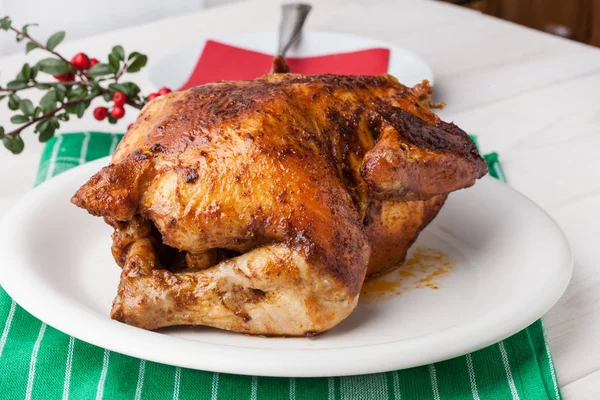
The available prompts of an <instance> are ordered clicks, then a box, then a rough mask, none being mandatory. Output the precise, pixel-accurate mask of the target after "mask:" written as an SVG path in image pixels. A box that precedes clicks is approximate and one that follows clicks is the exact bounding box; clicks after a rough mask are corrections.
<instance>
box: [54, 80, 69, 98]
mask: <svg viewBox="0 0 600 400" xmlns="http://www.w3.org/2000/svg"><path fill="white" fill-rule="evenodd" d="M54 90H55V91H56V100H57V101H60V102H62V101H63V100H64V99H65V96H66V95H67V88H66V87H65V85H63V84H61V83H58V84H56V85H55V86H54Z"/></svg>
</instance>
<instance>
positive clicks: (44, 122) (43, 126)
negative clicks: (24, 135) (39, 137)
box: [34, 118, 50, 132]
mask: <svg viewBox="0 0 600 400" xmlns="http://www.w3.org/2000/svg"><path fill="white" fill-rule="evenodd" d="M49 126H50V118H46V119H43V120H41V121H40V122H38V123H37V124H36V125H35V130H34V132H43V131H44V130H46V129H47V128H48V127H49Z"/></svg>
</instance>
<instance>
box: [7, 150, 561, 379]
mask: <svg viewBox="0 0 600 400" xmlns="http://www.w3.org/2000/svg"><path fill="white" fill-rule="evenodd" d="M107 162H108V159H102V160H99V161H96V162H92V163H89V164H86V165H84V166H81V167H78V168H75V169H73V170H72V171H68V172H66V173H64V174H61V175H60V176H58V177H56V178H53V179H52V180H50V181H48V182H46V183H44V184H42V185H41V186H39V187H38V188H36V189H34V190H32V191H31V192H30V193H29V194H28V195H27V196H25V198H24V199H23V200H22V201H20V202H19V204H18V205H17V206H16V207H15V208H14V209H12V210H11V211H10V212H9V214H8V215H7V216H6V218H5V219H4V220H3V221H2V223H1V224H0V277H1V279H0V281H1V282H0V283H1V284H2V286H3V287H4V289H5V290H6V291H7V292H8V293H9V294H10V295H11V296H12V297H13V298H14V299H15V300H16V301H17V302H18V303H19V304H20V305H21V306H22V307H23V308H25V309H26V310H27V311H29V312H30V313H31V314H33V315H34V316H36V317H37V318H39V319H41V320H42V321H44V322H46V323H48V324H49V325H51V326H53V327H55V328H57V329H59V330H61V331H63V332H66V333H68V334H70V335H73V336H75V337H77V338H79V339H81V340H84V341H86V342H89V343H92V344H95V345H98V346H102V347H105V348H108V349H110V350H114V351H117V352H119V353H123V354H128V355H131V356H135V357H140V358H144V359H147V360H151V361H157V362H161V363H165V364H172V365H177V366H181V367H188V368H195V369H202V370H209V371H218V372H227V373H235V374H252V375H267V376H292V377H307V376H332V375H353V374H365V373H373V372H380V371H387V370H393V369H400V368H408V367H413V366H418V365H422V364H427V363H430V362H435V361H440V360H444V359H448V358H451V357H455V356H458V355H461V354H465V353H468V352H471V351H474V350H477V349H480V348H483V347H485V346H487V345H489V344H492V343H495V342H497V341H499V340H501V339H504V338H506V337H508V336H510V335H511V334H513V333H515V332H518V331H519V330H521V329H523V328H525V327H526V326H528V325H529V324H531V323H532V322H534V321H535V320H536V319H538V318H540V317H541V316H542V315H543V314H544V313H545V312H546V311H548V309H550V307H552V305H553V304H554V303H555V302H556V301H557V300H558V299H559V297H560V296H561V294H562V293H563V291H564V290H565V288H566V286H567V283H568V281H569V279H570V276H571V268H572V262H571V257H570V252H569V247H568V244H567V242H566V240H565V237H564V236H563V234H562V232H561V230H560V229H559V227H558V226H557V225H556V223H555V222H554V221H553V220H552V219H551V218H550V217H549V216H548V215H547V214H546V213H545V212H544V211H542V210H541V209H540V208H539V207H538V206H536V205H535V204H534V203H532V202H531V201H529V200H528V199H527V198H525V197H524V196H522V195H521V194H519V193H517V192H516V191H514V190H512V189H510V188H509V187H507V186H506V185H504V184H502V183H500V182H497V181H496V180H494V179H493V178H490V177H485V178H484V179H482V180H480V181H479V182H478V183H477V184H476V185H475V186H474V187H473V188H470V189H467V190H461V191H458V192H456V193H453V194H452V195H451V196H450V198H449V201H448V202H447V204H446V205H445V206H444V208H443V209H442V212H441V213H440V215H439V216H438V217H437V218H436V219H435V221H434V222H433V223H432V224H431V225H430V226H429V227H428V228H427V229H426V230H425V231H424V232H423V234H422V235H421V236H420V237H419V240H418V242H417V243H416V245H415V246H417V247H419V246H426V247H432V248H435V249H438V250H441V251H443V252H444V253H446V254H447V255H448V256H449V257H451V258H452V259H453V260H454V261H455V267H454V269H453V270H452V271H451V272H450V273H448V274H447V275H446V276H445V277H444V278H443V279H442V280H441V281H440V282H439V286H440V287H439V289H438V290H430V289H415V290H410V291H407V292H406V293H404V294H402V295H400V296H397V297H392V298H391V299H389V300H387V301H382V302H378V303H374V304H367V305H364V304H361V305H359V307H358V308H357V310H356V311H355V312H354V313H353V314H352V315H351V316H350V317H349V318H348V319H347V320H346V321H344V322H343V323H342V324H340V325H339V326H338V327H336V328H334V329H333V330H332V331H330V332H327V333H325V334H323V335H321V336H319V337H317V338H316V339H313V340H311V339H306V338H261V337H251V336H244V335H241V334H236V333H231V332H225V331H220V330H217V329H211V328H205V327H198V328H189V327H188V328H170V329H167V330H163V331H161V332H150V331H145V330H142V329H137V328H134V327H131V326H128V325H125V324H123V323H120V322H116V321H113V320H111V319H110V318H109V317H108V315H109V310H110V306H111V301H112V299H113V296H114V295H115V293H116V288H117V283H118V279H119V268H118V267H117V266H116V264H115V262H114V261H113V259H112V257H111V254H110V234H111V229H110V228H109V227H108V226H107V225H105V224H104V222H103V221H102V220H101V219H99V218H93V217H91V216H90V215H88V214H87V213H86V212H85V211H83V210H81V209H78V208H77V207H75V206H73V205H71V204H70V203H69V198H70V197H71V195H72V194H73V193H74V192H75V190H76V189H77V188H78V187H79V186H80V185H81V184H83V183H84V182H85V181H86V180H87V179H88V178H89V177H90V176H91V175H92V174H93V173H94V172H96V171H98V170H99V169H100V168H101V167H102V166H103V165H104V164H106V163H107Z"/></svg>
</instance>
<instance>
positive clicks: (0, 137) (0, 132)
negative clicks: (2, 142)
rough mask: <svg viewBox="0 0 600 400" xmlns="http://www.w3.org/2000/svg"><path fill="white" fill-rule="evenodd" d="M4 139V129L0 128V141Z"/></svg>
mask: <svg viewBox="0 0 600 400" xmlns="http://www.w3.org/2000/svg"><path fill="white" fill-rule="evenodd" d="M3 137H4V128H3V127H1V126H0V139H2V138H3Z"/></svg>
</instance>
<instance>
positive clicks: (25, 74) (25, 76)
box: [21, 64, 31, 81]
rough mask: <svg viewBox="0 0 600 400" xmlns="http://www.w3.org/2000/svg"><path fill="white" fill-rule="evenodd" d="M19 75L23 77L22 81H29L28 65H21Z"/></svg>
mask: <svg viewBox="0 0 600 400" xmlns="http://www.w3.org/2000/svg"><path fill="white" fill-rule="evenodd" d="M21 75H22V76H23V79H25V80H27V81H28V80H30V79H31V67H30V66H29V64H25V65H23V68H21Z"/></svg>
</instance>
